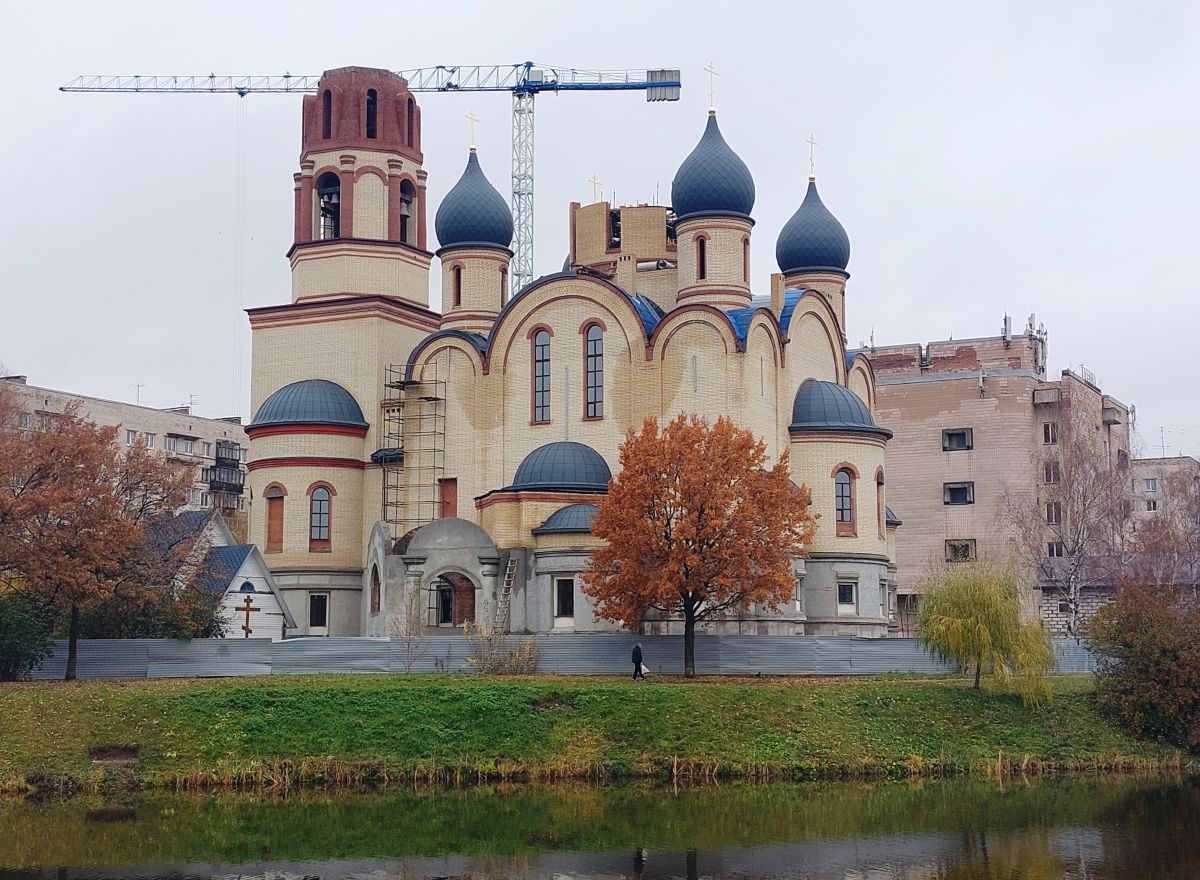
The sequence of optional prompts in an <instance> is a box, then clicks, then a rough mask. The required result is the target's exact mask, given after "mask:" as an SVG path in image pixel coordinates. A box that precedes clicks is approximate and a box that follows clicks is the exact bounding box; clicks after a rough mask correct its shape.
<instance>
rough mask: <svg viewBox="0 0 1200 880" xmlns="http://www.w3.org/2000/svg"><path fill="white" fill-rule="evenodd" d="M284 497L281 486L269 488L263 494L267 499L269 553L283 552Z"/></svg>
mask: <svg viewBox="0 0 1200 880" xmlns="http://www.w3.org/2000/svg"><path fill="white" fill-rule="evenodd" d="M283 496H284V491H283V489H281V488H280V487H279V486H268V487H267V491H265V492H263V497H265V498H266V499H267V552H268V553H282V552H283Z"/></svg>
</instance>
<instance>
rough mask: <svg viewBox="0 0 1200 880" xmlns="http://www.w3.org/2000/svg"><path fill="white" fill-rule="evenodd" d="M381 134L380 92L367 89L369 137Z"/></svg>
mask: <svg viewBox="0 0 1200 880" xmlns="http://www.w3.org/2000/svg"><path fill="white" fill-rule="evenodd" d="M378 136H379V93H378V92H376V91H375V90H374V89H367V137H369V138H375V137H378Z"/></svg>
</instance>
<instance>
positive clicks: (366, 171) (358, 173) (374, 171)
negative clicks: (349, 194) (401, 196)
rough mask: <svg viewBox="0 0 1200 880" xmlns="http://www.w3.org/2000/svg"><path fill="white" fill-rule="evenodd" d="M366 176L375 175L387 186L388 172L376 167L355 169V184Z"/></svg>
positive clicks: (367, 166)
mask: <svg viewBox="0 0 1200 880" xmlns="http://www.w3.org/2000/svg"><path fill="white" fill-rule="evenodd" d="M364 174H374V175H375V176H376V177H378V178H379V179H380V180H382V181H383V183H384V186H386V185H387V179H388V176H387V172H386V171H384V170H383V169H382V168H377V167H376V166H374V165H360V166H359V167H358V168H355V169H354V182H355V183H358V179H359V178H360V177H362V176H363V175H364Z"/></svg>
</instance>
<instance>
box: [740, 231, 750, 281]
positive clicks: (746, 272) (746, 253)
mask: <svg viewBox="0 0 1200 880" xmlns="http://www.w3.org/2000/svg"><path fill="white" fill-rule="evenodd" d="M742 280H743V281H747V282H748V281H749V280H750V239H748V238H743V239H742Z"/></svg>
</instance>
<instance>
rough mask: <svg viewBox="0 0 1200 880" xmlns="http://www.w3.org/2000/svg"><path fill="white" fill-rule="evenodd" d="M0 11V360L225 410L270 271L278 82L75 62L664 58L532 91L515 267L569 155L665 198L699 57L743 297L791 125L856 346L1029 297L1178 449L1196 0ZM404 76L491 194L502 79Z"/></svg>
mask: <svg viewBox="0 0 1200 880" xmlns="http://www.w3.org/2000/svg"><path fill="white" fill-rule="evenodd" d="M731 8H732V9H734V10H736V17H735V18H734V19H730V18H729V11H730V9H731ZM508 10H516V12H515V13H510V12H508ZM4 30H5V32H6V33H7V37H6V39H5V48H4V52H3V54H2V56H0V73H2V74H3V82H4V85H5V100H4V102H3V107H2V110H0V114H2V115H0V119H2V120H3V121H2V123H0V164H2V166H3V168H4V183H3V186H2V187H0V192H2V196H0V198H3V200H4V202H5V208H4V210H3V211H0V257H2V261H0V266H2V273H3V274H2V276H0V362H2V363H3V364H4V365H5V366H7V368H8V369H9V371H10V372H19V373H26V374H28V375H29V377H30V381H31V382H34V383H36V384H40V385H47V386H51V387H58V388H65V389H73V390H77V391H80V392H84V393H88V394H94V395H99V396H103V397H111V398H119V399H130V400H132V399H133V397H134V394H135V389H134V385H135V383H142V384H144V386H145V387H144V388H143V389H142V390H141V395H142V401H143V402H144V403H149V404H151V405H155V406H171V405H178V404H180V403H183V402H186V401H187V400H188V397H189V395H195V397H196V400H197V411H198V412H200V413H202V414H205V415H213V416H221V415H229V414H241V415H247V412H246V409H247V406H248V401H247V398H248V390H247V374H248V348H249V333H248V330H247V329H246V324H245V319H244V316H242V315H241V314H240V309H241V308H243V307H246V306H259V305H267V304H273V303H282V302H286V301H287V300H288V298H289V278H288V267H287V261H286V260H285V258H284V254H285V253H286V251H287V248H288V246H289V244H290V238H291V230H292V217H291V210H292V208H291V206H292V182H291V175H292V173H293V171H294V170H295V168H296V162H297V156H298V150H299V119H300V115H299V114H300V105H299V98H298V97H295V96H272V95H262V96H250V97H248V98H245V99H238V98H236V97H229V96H211V95H188V96H184V95H178V96H177V95H166V96H145V95H69V94H62V93H59V92H58V91H56V87H57V86H58V85H60V84H61V83H63V82H65V81H67V80H69V79H71V78H73V77H74V76H75V75H77V74H80V73H126V74H135V73H136V74H150V73H178V74H207V73H210V72H216V73H235V74H245V73H256V74H257V73H263V74H266V73H272V74H276V73H283V72H292V73H319V72H321V71H322V70H324V69H327V68H332V67H339V66H343V65H349V64H358V65H364V66H376V67H388V68H392V69H399V68H408V67H418V66H430V65H436V64H484V63H488V64H495V63H511V62H517V61H524V60H526V59H531V60H534V61H538V62H542V63H548V64H555V65H563V66H576V67H585V68H596V67H605V68H615V67H632V68H645V67H676V66H677V67H680V68H682V70H683V77H684V93H683V100H682V101H680V102H679V103H677V104H654V105H647V104H646V103H645V102H644V101H643V100H642V98H641V96H640V95H636V94H625V95H620V94H617V95H613V94H600V95H596V94H574V95H565V96H558V97H556V96H544V97H542V98H539V99H538V105H537V113H538V125H537V162H538V165H537V168H538V178H537V210H538V213H537V218H536V219H537V253H536V261H537V265H536V270H537V273H538V274H542V273H545V272H550V271H554V270H555V269H557V268H558V267H559V266H560V265H561V263H562V259H563V255H564V254H565V252H566V236H567V226H566V218H567V203H568V202H569V201H571V200H572V199H578V200H583V201H587V200H589V199H590V197H591V191H592V190H591V185H590V184H589V183H588V178H589V177H591V176H592V175H593V174H597V175H599V177H600V178H601V180H602V181H603V182H604V185H605V195H606V196H608V197H611V196H612V193H613V190H614V189H615V191H616V198H617V200H618V201H621V202H635V201H642V200H649V199H652V198H653V195H654V193H655V190H656V188H657V187H661V192H662V193H663V198H664V199H665V198H666V194H667V193H669V189H670V181H671V178H672V176H673V174H674V171H675V168H676V166H677V165H678V164H679V162H680V161H681V160H682V159H683V157H684V156H685V155H686V154H687V152H688V151H689V150H690V149H691V147H692V145H693V144H694V143H695V141H696V140H697V138H698V137H699V135H700V132H701V130H702V127H703V124H704V113H705V109H706V107H707V104H708V88H707V78H706V76H705V74H704V73H703V67H704V66H705V65H706V64H707V63H709V62H710V61H711V62H714V63H715V64H716V66H717V68H718V70H719V71H720V72H721V76H720V78H719V82H718V96H717V105H718V109H719V112H720V119H721V125H722V129H723V131H724V132H725V135H726V138H727V139H728V140H729V142H730V143H731V144H732V146H733V147H734V148H735V149H736V150H737V151H738V152H739V153H740V154H741V155H742V157H743V158H744V159H745V160H746V162H747V164H748V165H749V166H750V169H751V171H752V172H753V173H754V177H755V181H756V184H757V187H758V201H757V204H756V206H755V211H754V215H755V219H756V221H757V226H756V227H755V238H754V251H753V273H754V283H755V287H756V289H757V290H758V291H759V292H766V290H767V284H768V276H769V274H770V273H771V271H773V270H774V268H775V266H774V243H775V237H776V235H777V233H778V230H779V229H780V227H781V226H782V225H783V223H784V222H785V221H786V220H787V218H788V217H789V216H790V215H791V213H792V212H793V211H794V210H795V208H796V206H797V204H798V203H799V200H800V198H801V196H802V193H803V188H804V183H805V178H806V175H807V172H808V167H807V166H808V163H807V146H806V145H805V143H804V141H805V139H806V138H807V137H808V135H809V133H810V132H815V133H816V136H817V140H818V141H819V142H820V147H819V148H818V149H819V151H818V166H817V173H818V178H819V180H820V185H821V193H822V196H823V197H824V200H825V202H826V204H827V205H828V206H829V207H830V208H831V209H832V210H833V211H834V212H835V213H836V214H837V215H838V217H839V218H840V219H841V220H842V222H843V223H844V224H845V225H846V228H847V229H848V231H849V233H850V238H851V242H852V247H853V256H852V259H851V263H850V270H851V273H852V278H851V281H850V299H849V314H850V317H849V331H848V333H849V337H850V342H851V344H857V343H858V342H859V341H860V340H863V339H866V338H868V337H869V336H870V334H871V332H872V331H874V334H875V340H876V342H877V343H880V344H883V343H896V342H915V341H922V342H927V341H930V340H935V339H945V338H947V337H950V336H953V337H955V338H964V337H970V336H981V335H992V334H994V333H995V332H997V331H998V329H999V327H1000V323H1001V319H1002V316H1003V314H1004V313H1005V312H1006V311H1007V312H1009V313H1010V314H1012V315H1013V316H1014V325H1016V326H1017V327H1018V328H1019V327H1023V326H1024V322H1025V318H1026V316H1027V315H1028V314H1029V313H1030V312H1036V313H1037V315H1038V318H1039V320H1041V321H1043V322H1044V323H1045V324H1046V327H1047V328H1048V330H1049V332H1050V359H1051V369H1052V370H1053V371H1057V370H1059V369H1061V368H1064V367H1068V366H1078V365H1080V364H1083V365H1086V366H1087V367H1088V368H1089V369H1091V370H1093V371H1094V372H1095V373H1096V374H1097V375H1098V376H1099V377H1100V380H1101V382H1102V383H1103V386H1104V388H1105V390H1106V391H1108V392H1109V393H1111V394H1113V395H1115V396H1116V397H1118V398H1120V399H1121V400H1123V401H1125V402H1127V403H1133V404H1135V405H1136V406H1137V415H1138V425H1139V428H1140V433H1141V435H1142V438H1143V443H1144V447H1145V449H1146V451H1147V452H1150V453H1152V454H1157V452H1158V450H1159V442H1160V436H1161V437H1163V438H1165V442H1166V447H1167V453H1168V454H1174V453H1175V452H1178V451H1182V452H1186V453H1189V454H1192V455H1197V454H1200V414H1198V412H1197V407H1196V406H1195V405H1194V401H1195V398H1196V395H1195V393H1194V390H1193V381H1194V379H1193V376H1194V374H1195V372H1196V371H1195V360H1194V358H1193V354H1194V353H1195V351H1196V348H1197V345H1198V340H1197V331H1198V330H1200V304H1198V303H1197V293H1198V290H1197V288H1198V283H1197V278H1196V272H1195V270H1194V263H1195V260H1196V254H1197V246H1196V239H1197V232H1198V231H1200V176H1198V168H1197V158H1196V157H1197V134H1198V132H1200V120H1198V119H1197V113H1198V106H1200V104H1198V101H1197V96H1198V95H1200V4H1196V3H1192V2H1177V3H1173V2H1155V3H1153V4H1144V3H1134V2H1128V3H1102V2H1086V3H1085V2H1082V0H1079V2H1056V3H1035V2H1026V3H987V2H979V3H963V2H939V3H925V2H912V3H904V4H900V3H890V2H889V3H884V2H877V3H867V2H862V3H854V4H849V3H832V2H830V3H824V4H815V3H807V2H788V3H778V4H769V5H768V4H765V3H752V2H746V3H742V4H735V5H734V6H733V7H731V6H730V5H729V4H728V3H717V2H709V0H691V2H687V3H676V4H660V3H648V2H644V0H643V2H625V0H606V2H603V3H589V4H586V5H584V4H576V3H570V2H565V0H564V2H558V3H547V2H540V0H525V2H522V3H520V4H502V3H482V2H481V3H475V4H469V3H456V2H450V0H443V2H437V3H413V2H407V3H396V2H388V3H370V2H361V3H345V4H341V5H331V4H329V3H327V2H326V3H310V2H301V0H293V2H289V3H286V4H284V3H278V4H275V3H265V2H264V3H245V2H240V3H224V2H218V0H211V2H208V3H204V4H177V3H160V2H152V3H151V2H147V3H121V2H116V0H109V2H107V3H77V2H61V0H60V2H55V3H38V4H35V3H25V4H19V5H18V4H13V5H12V6H11V7H9V8H6V10H5V13H4ZM420 101H421V104H422V107H423V110H424V146H425V159H426V167H427V169H428V171H429V184H430V192H431V194H432V197H433V199H434V200H435V202H436V200H437V199H439V198H440V197H441V196H442V195H443V194H444V193H445V192H446V190H447V189H448V188H449V187H450V186H451V185H453V182H454V181H455V180H456V179H457V177H458V175H459V173H460V171H461V168H462V164H463V161H464V151H465V144H466V123H465V121H464V119H463V115H464V114H465V113H466V112H467V111H468V110H472V109H473V110H474V111H475V113H476V114H477V115H478V116H479V117H480V118H481V120H482V123H481V126H480V129H479V134H478V138H477V139H478V141H479V144H480V151H481V158H482V160H483V163H484V167H485V170H486V171H487V172H488V174H489V176H490V177H491V179H492V181H493V182H494V183H495V184H496V185H497V186H498V188H499V189H500V190H501V192H503V193H505V194H507V192H508V172H509V132H510V122H509V110H510V101H509V99H508V98H507V97H506V96H504V95H495V94H491V95H454V96H445V95H426V96H424V97H422V98H420ZM239 125H244V126H245V133H246V152H245V158H244V166H243V170H244V174H245V189H244V192H241V191H240V190H239V188H238V186H237V180H238V177H239V160H238V151H237V145H238V131H239ZM434 207H435V206H434ZM239 217H240V218H241V221H242V222H241V223H239ZM430 218H432V210H431V211H430ZM243 226H244V230H245V234H244V238H243V239H242V245H243V247H242V248H239V247H238V246H237V245H238V235H237V230H238V229H239V228H240V227H243ZM239 254H241V256H240V257H239ZM239 278H242V279H243V281H242V284H241V285H239V284H238V279H239ZM239 287H240V291H241V292H239ZM435 289H436V287H435ZM1160 428H1161V429H1163V432H1162V433H1161V435H1160Z"/></svg>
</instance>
